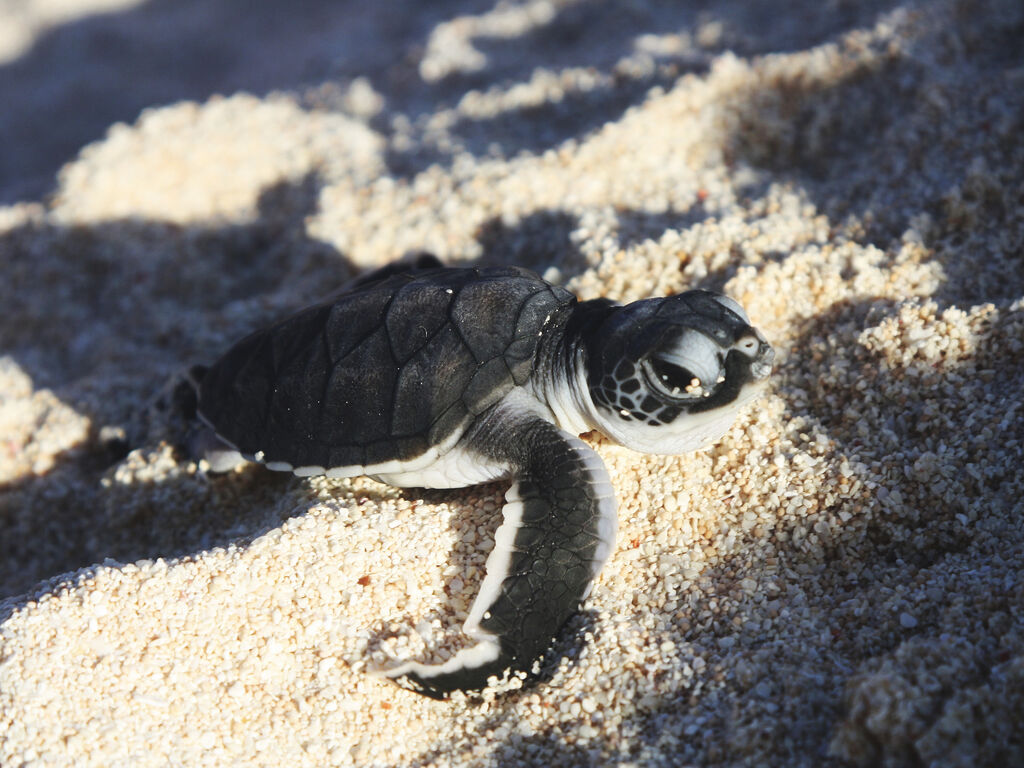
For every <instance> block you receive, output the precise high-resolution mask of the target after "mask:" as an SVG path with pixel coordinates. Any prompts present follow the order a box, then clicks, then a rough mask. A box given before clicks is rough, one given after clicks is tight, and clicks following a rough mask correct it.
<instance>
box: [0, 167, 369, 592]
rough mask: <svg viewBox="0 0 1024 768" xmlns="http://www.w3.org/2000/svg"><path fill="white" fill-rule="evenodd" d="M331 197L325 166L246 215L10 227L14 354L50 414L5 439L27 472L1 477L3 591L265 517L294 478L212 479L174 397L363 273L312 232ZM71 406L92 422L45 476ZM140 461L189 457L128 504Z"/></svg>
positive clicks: (7, 325) (197, 541) (6, 292)
mask: <svg viewBox="0 0 1024 768" xmlns="http://www.w3.org/2000/svg"><path fill="white" fill-rule="evenodd" d="M318 194H319V180H318V179H317V178H316V176H315V175H310V176H307V177H304V178H301V179H298V180H295V181H291V182H284V183H280V184H275V185H272V186H270V187H268V188H266V189H265V190H263V192H262V193H261V195H260V198H259V201H258V206H257V208H258V215H257V216H256V218H255V220H254V221H252V222H247V223H243V224H230V223H229V224H224V225H222V226H213V227H209V226H196V225H179V224H173V223H169V222H161V221H147V220H140V219H130V220H117V221H105V222H101V223H99V224H95V225H73V226H60V225H57V224H53V223H49V222H47V221H37V220H33V221H29V222H28V223H26V224H25V225H23V226H21V227H16V228H13V229H11V230H10V231H9V232H7V233H6V234H5V235H4V236H3V238H2V240H0V251H3V252H4V253H5V255H6V264H5V280H4V281H2V283H0V304H3V306H4V307H5V320H4V322H3V323H2V324H0V349H3V352H4V354H5V355H6V356H8V357H9V359H10V360H12V361H13V363H14V366H15V368H14V369H12V370H18V369H20V372H18V373H17V374H16V375H17V376H20V377H23V378H24V380H25V382H26V383H25V384H24V386H26V387H30V388H31V390H32V391H33V392H34V393H35V394H34V395H33V396H32V400H31V402H32V403H33V404H34V405H32V406H31V407H33V408H37V409H38V411H39V414H40V415H39V416H38V418H39V419H41V420H42V423H41V424H40V425H37V426H36V427H34V428H33V429H32V430H31V431H30V432H26V434H25V436H24V437H20V436H17V435H15V434H12V435H11V436H10V437H9V438H8V442H6V443H5V444H4V449H5V450H6V451H8V453H7V455H6V456H5V458H6V459H9V460H10V461H11V462H12V463H11V464H9V465H8V466H11V471H12V472H14V474H13V476H12V477H11V479H9V480H8V481H7V482H5V483H4V484H3V485H0V542H3V545H2V552H0V554H2V556H0V585H2V589H0V594H2V595H4V596H7V595H15V594H18V593H20V592H22V591H24V590H26V589H29V588H30V587H31V586H32V585H33V584H36V583H37V582H40V581H42V580H45V579H47V578H50V577H53V576H54V575H55V574H61V573H69V572H72V571H75V570H77V569H79V568H83V567H86V566H89V565H91V564H93V563H98V562H102V561H103V560H104V559H107V558H112V557H113V558H116V559H119V560H132V559H139V558H148V557H155V556H181V555H187V554H191V553H194V552H196V551H200V550H202V549H206V548H208V547H210V546H224V545H226V544H227V543H229V542H230V541H232V540H234V539H235V538H236V536H237V535H238V531H239V527H238V526H239V523H240V521H243V520H248V521H250V522H253V521H254V518H252V517H250V516H248V513H247V512H246V511H245V510H244V509H243V507H245V506H252V507H253V508H256V507H258V506H259V505H258V504H256V503H255V501H252V502H251V503H250V502H247V501H246V498H247V497H248V496H249V495H252V496H253V498H254V499H255V498H262V497H263V496H265V495H266V493H267V489H268V488H274V489H277V490H280V488H281V485H280V482H281V481H280V480H278V479H274V478H259V477H258V476H257V473H253V474H254V478H253V479H252V480H245V481H242V480H234V479H229V480H225V481H223V482H220V481H218V482H208V481H207V480H205V479H203V477H202V476H201V473H200V474H195V473H194V472H193V471H192V470H188V469H187V468H185V467H186V465H187V462H188V457H187V456H186V455H185V454H184V453H183V452H181V451H178V452H175V451H174V450H173V447H174V446H181V445H183V444H184V437H185V435H184V431H185V429H186V427H185V425H184V421H183V419H182V418H181V414H180V413H178V412H176V410H175V409H176V408H178V407H179V406H180V403H175V397H176V395H175V392H176V391H180V387H179V385H180V384H181V382H182V374H183V372H184V370H185V369H186V367H188V366H189V365H191V364H193V363H195V362H197V361H201V360H204V359H209V357H210V355H211V352H213V353H214V354H215V353H216V352H217V351H218V350H219V349H221V348H222V347H224V346H226V343H227V342H228V341H230V340H232V339H233V338H237V337H240V336H242V335H244V334H245V333H246V332H248V331H250V330H252V329H254V328H256V327H259V326H262V325H265V324H266V323H267V322H268V321H270V320H271V319H275V318H276V317H279V316H281V315H284V314H286V313H288V312H290V311H292V310H294V309H297V308H298V307H299V306H302V305H305V304H307V303H309V302H311V301H312V300H314V299H315V298H318V297H319V295H320V294H322V293H323V290H324V286H325V285H330V284H332V283H335V284H337V283H341V282H344V281H345V280H347V279H348V278H350V277H351V276H352V274H353V272H354V269H353V268H352V267H351V266H350V265H349V263H348V261H347V260H346V259H345V258H344V257H343V256H342V255H341V254H340V253H338V252H337V251H336V250H334V249H333V248H331V247H330V246H328V245H326V244H324V243H322V242H320V241H317V240H313V239H310V238H308V237H307V236H306V235H305V231H304V227H303V224H302V222H303V219H304V217H305V216H306V215H307V213H308V212H310V211H311V210H315V208H316V205H317V201H318ZM226 275H227V276H230V279H225V276H226ZM282 286H286V287H287V290H282ZM35 404H37V405H35ZM62 409H69V411H68V413H69V414H71V413H73V414H77V415H78V416H79V417H82V416H84V417H86V418H87V420H88V421H87V427H86V428H85V431H84V433H83V436H82V437H81V439H79V440H78V441H77V442H76V443H75V444H74V445H72V446H70V447H69V448H68V449H67V450H65V451H63V452H61V453H60V454H59V455H57V456H56V457H55V460H54V463H53V466H52V467H44V468H43V469H40V470H39V471H38V472H36V471H34V470H33V469H32V466H31V465H30V463H29V458H30V454H25V453H24V451H26V450H34V449H33V448H32V443H33V441H34V440H35V439H37V438H36V436H35V435H36V433H37V432H38V430H39V429H40V428H41V427H43V426H46V425H47V424H48V422H47V420H48V419H49V420H52V421H53V422H54V425H53V426H47V428H48V429H51V430H54V429H62V428H63V427H62V424H63V422H64V421H66V420H67V418H68V416H65V415H63V413H64V411H63V410H62ZM47 439H53V438H47ZM22 441H25V443H26V444H25V445H22V444H21V443H22ZM140 447H141V449H142V452H141V453H138V452H136V453H134V454H131V452H132V449H135V448H140ZM130 454H131V455H130ZM161 456H162V457H163V458H161ZM126 461H128V462H129V463H130V464H132V465H133V466H136V465H144V464H145V463H146V462H157V461H162V462H165V469H166V462H170V463H171V464H175V465H176V466H175V467H174V468H173V469H172V470H171V471H170V472H167V471H165V470H160V471H157V470H156V469H155V468H154V469H153V470H152V471H151V472H149V474H148V475H147V474H146V471H145V470H139V471H134V474H133V475H132V478H131V479H130V480H128V481H126V482H130V483H134V484H135V485H136V489H135V493H136V494H137V495H138V499H135V500H131V501H129V500H126V498H125V497H124V495H123V494H120V491H119V489H120V487H121V486H120V484H121V481H120V480H119V479H118V469H119V466H120V465H122V464H124V463H125V462H126ZM22 464H24V466H22ZM19 467H20V469H19ZM136 468H137V467H136ZM122 474H124V472H123V471H122ZM259 474H263V473H259ZM268 474H269V473H268ZM243 476H245V477H248V473H244V475H243ZM146 477H148V478H149V479H145V478H146ZM239 483H241V484H239ZM139 488H142V489H144V490H142V491H139V490H138V489H139ZM119 494H120V495H119ZM178 494H180V495H182V497H183V498H185V499H189V501H188V502H187V503H186V504H185V507H186V509H185V510H184V511H183V510H181V509H177V510H176V509H175V506H174V500H175V499H176V498H177V495H178ZM118 499H120V501H118ZM205 504H210V505H212V507H211V509H214V510H218V511H217V512H216V513H215V514H223V513H224V511H225V510H227V513H226V514H225V517H224V519H223V520H222V521H220V522H218V524H217V525H218V526H220V532H219V533H214V534H212V535H207V534H206V533H203V532H201V531H200V528H201V527H202V526H199V525H197V519H190V518H189V517H188V516H189V515H192V514H195V515H199V514H200V507H202V506H203V505H205ZM118 505H127V506H132V505H134V507H136V508H135V509H134V511H132V510H128V509H118V508H117V507H118ZM218 505H220V506H218ZM182 515H184V517H182ZM115 521H119V522H116V523H115ZM120 524H124V526H125V527H124V529H123V530H118V525H120ZM216 529H217V526H214V530H216ZM253 530H255V531H261V530H263V524H262V523H258V522H256V524H255V525H254V527H253ZM254 535H258V533H257V534H254Z"/></svg>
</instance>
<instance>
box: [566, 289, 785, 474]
mask: <svg viewBox="0 0 1024 768" xmlns="http://www.w3.org/2000/svg"><path fill="white" fill-rule="evenodd" d="M584 343H585V345H586V351H587V355H586V380H587V388H588V390H589V394H590V400H591V402H592V404H593V408H592V411H593V412H592V413H591V414H590V416H591V419H592V421H593V422H594V424H595V426H597V428H598V429H600V430H601V431H602V432H604V433H605V434H606V435H608V437H610V438H612V439H613V440H615V441H617V442H619V443H621V444H622V445H624V446H626V447H628V448H632V449H634V450H637V451H642V452H644V453H663V454H676V453H683V452H686V451H692V450H696V449H698V448H702V447H704V446H706V445H709V444H710V443H711V442H713V441H714V440H717V439H718V438H719V437H721V436H722V434H724V433H725V431H726V430H728V429H729V426H730V425H731V424H732V421H733V418H734V417H735V415H736V412H737V411H738V410H739V409H740V408H741V407H742V406H743V405H745V404H746V403H748V402H750V401H751V400H753V399H754V397H756V395H757V393H758V390H759V389H760V388H761V387H760V385H761V384H763V383H764V382H765V380H766V379H767V378H768V375H769V374H770V373H771V369H772V359H773V357H774V353H773V351H772V348H771V346H770V345H769V344H768V342H767V341H766V340H765V338H764V336H763V335H761V333H760V332H759V331H758V330H757V329H756V328H754V327H752V326H751V325H750V320H749V318H748V317H747V314H746V312H744V311H743V308H742V307H740V305H739V304H737V303H736V302H735V301H733V300H732V299H730V298H728V297H727V296H723V295H721V294H717V293H712V292H710V291H703V290H693V291H687V292H686V293H682V294H679V295H677V296H670V297H667V298H663V299H645V300H642V301H637V302H634V303H632V304H628V305H626V306H623V307H616V308H615V309H614V310H612V311H611V312H609V313H608V314H607V315H606V316H605V318H604V320H603V322H602V323H601V324H600V325H599V326H598V327H596V328H590V329H589V330H588V332H587V336H586V338H585V340H584Z"/></svg>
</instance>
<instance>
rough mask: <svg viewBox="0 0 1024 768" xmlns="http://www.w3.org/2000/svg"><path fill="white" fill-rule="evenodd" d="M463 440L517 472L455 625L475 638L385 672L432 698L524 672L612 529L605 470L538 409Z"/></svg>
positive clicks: (608, 545) (606, 546)
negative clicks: (437, 656)
mask: <svg viewBox="0 0 1024 768" xmlns="http://www.w3.org/2000/svg"><path fill="white" fill-rule="evenodd" d="M509 421H511V422H512V423H509ZM469 437H470V440H469V442H468V446H467V447H470V448H472V449H473V450H475V451H477V452H480V453H483V454H484V455H485V456H486V457H487V458H488V459H491V460H498V461H502V462H506V463H507V464H508V465H510V466H511V467H512V469H513V477H514V478H515V481H514V483H513V485H512V487H511V488H510V489H509V490H508V492H507V493H506V494H505V498H506V501H507V503H506V504H505V506H504V509H503V510H502V512H503V516H504V520H503V522H502V524H501V526H500V527H499V528H498V530H497V532H496V533H495V536H494V549H493V550H492V551H491V554H490V555H489V556H488V558H487V575H486V577H485V578H484V580H483V583H482V584H481V585H480V593H479V594H478V595H477V598H476V600H475V601H474V603H473V606H472V607H471V609H470V612H469V617H468V618H467V619H466V622H465V624H464V626H463V630H464V631H465V632H466V634H467V635H469V636H470V637H473V638H474V639H476V640H477V641H478V642H477V644H476V645H475V646H473V647H471V648H468V649H466V650H463V651H461V652H460V653H458V654H456V655H455V656H454V657H453V658H451V659H449V660H448V661H447V662H446V663H444V664H437V665H426V664H420V663H417V662H410V663H407V664H403V665H402V666H400V667H398V668H396V669H392V670H389V671H387V672H386V673H385V674H386V676H387V677H391V678H395V679H397V680H399V682H402V683H403V684H405V685H407V686H408V687H410V688H412V689H414V690H416V691H418V692H420V693H423V694H425V695H427V696H431V697H434V698H444V697H445V696H447V695H448V694H449V693H450V692H452V691H454V690H477V689H480V688H483V687H485V686H486V685H487V682H488V678H489V677H491V676H498V677H501V676H502V675H503V673H505V672H506V671H507V672H520V671H526V672H528V673H529V672H531V671H532V669H533V667H534V665H535V664H536V663H537V662H538V661H540V659H541V658H542V657H543V656H544V654H545V653H546V652H547V651H548V649H549V648H550V647H551V644H552V641H553V640H554V638H555V636H556V635H557V634H558V632H559V630H560V629H561V628H562V626H563V625H564V624H565V622H566V621H567V620H568V619H569V617H571V616H572V615H573V614H574V613H575V612H576V611H577V610H578V609H579V605H580V602H581V601H582V600H584V599H585V598H586V596H587V594H588V593H589V591H590V585H591V581H592V580H593V578H594V577H595V576H596V575H597V573H598V571H600V569H601V566H602V565H603V564H604V562H605V560H607V558H608V556H609V555H610V554H611V551H612V547H613V545H614V539H615V531H616V528H617V519H616V502H615V497H614V494H613V491H612V487H611V484H610V483H609V481H608V473H607V471H606V470H605V467H604V464H603V462H602V461H601V459H600V457H598V455H597V454H596V453H595V452H594V451H593V450H592V449H590V448H589V447H588V446H587V445H586V444H585V443H583V442H582V441H581V440H579V439H577V438H575V437H572V436H570V435H568V434H566V433H565V432H563V431H561V430H559V429H558V428H557V427H554V426H553V425H551V424H550V423H548V422H547V421H545V420H543V419H541V418H539V417H536V416H532V415H531V416H524V417H521V418H519V419H516V420H514V421H512V420H511V419H509V414H508V411H504V412H503V413H502V414H501V416H500V417H498V418H494V417H492V418H490V419H486V420H485V422H484V423H483V424H481V425H480V427H479V428H478V429H476V430H474V431H473V433H472V434H471V435H470V436H469Z"/></svg>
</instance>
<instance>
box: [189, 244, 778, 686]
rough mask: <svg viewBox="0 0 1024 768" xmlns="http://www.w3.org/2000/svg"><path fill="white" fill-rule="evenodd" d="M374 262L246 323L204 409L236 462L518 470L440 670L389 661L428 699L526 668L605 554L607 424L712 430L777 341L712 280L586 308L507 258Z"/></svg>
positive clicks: (425, 477) (654, 442)
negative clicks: (263, 322) (459, 644)
mask: <svg viewBox="0 0 1024 768" xmlns="http://www.w3.org/2000/svg"><path fill="white" fill-rule="evenodd" d="M430 263H437V262H436V260H434V261H433V262H431V261H429V260H428V261H426V262H423V261H421V262H420V265H419V266H416V267H410V268H407V269H406V270H405V271H402V270H401V269H398V270H396V269H394V268H392V269H385V270H382V271H381V272H379V273H375V274H373V275H371V276H370V277H368V278H365V279H363V280H361V281H359V282H357V283H356V284H354V285H353V286H352V287H351V288H349V289H348V290H347V291H345V292H344V293H342V294H340V295H338V296H336V297H334V298H333V299H332V300H331V301H329V302H327V303H323V304H320V305H317V306H314V307H311V308H309V309H306V310H304V311H301V312H299V313H298V314H296V315H294V316H292V317H290V318H288V319H286V320H284V321H283V322H280V323H278V324H276V325H274V326H272V327H270V328H268V329H265V330H261V331H257V332H256V333H254V334H252V335H251V336H249V337H247V338H245V339H243V340H242V341H240V342H239V343H237V344H236V345H235V346H234V347H232V348H231V349H230V350H229V351H228V352H227V353H226V354H225V355H224V356H223V357H222V358H221V359H220V360H219V361H218V362H216V363H214V364H213V365H212V366H211V367H210V368H209V369H207V370H206V371H205V374H204V375H203V376H202V379H201V380H200V381H199V382H198V411H199V415H200V417H201V418H202V420H203V421H204V422H205V423H206V424H207V425H208V426H209V427H210V428H212V430H213V432H214V433H215V434H216V436H217V438H219V440H220V441H222V442H223V444H225V447H222V449H221V450H220V451H213V452H210V453H209V454H208V456H209V458H210V459H211V463H212V464H214V465H216V466H217V468H221V469H223V468H226V467H227V466H229V465H232V464H233V463H234V462H235V461H240V460H242V459H243V458H244V459H248V460H255V461H259V462H262V463H264V464H266V466H267V467H269V468H270V469H274V470H281V471H289V472H294V473H295V474H296V475H298V476H300V477H307V476H310V475H327V476H328V477H353V476H356V475H370V476H372V477H374V478H377V479H379V480H381V481H383V482H385V483H390V484H392V485H397V486H403V487H426V488H459V487H463V486H467V485H474V484H477V483H484V482H487V481H490V480H495V479H498V478H511V479H512V486H511V488H510V489H509V491H508V492H507V493H506V495H505V498H506V502H507V503H506V504H505V506H504V508H503V522H502V523H501V525H500V526H499V528H498V529H497V532H496V533H495V537H494V549H493V550H492V551H491V553H490V555H489V556H488V558H487V573H486V576H485V578H484V579H483V582H482V583H481V585H480V590H479V594H478V595H477V597H476V600H475V601H474V603H473V605H472V607H471V608H470V611H469V616H468V617H467V618H466V621H465V624H464V625H463V630H464V631H465V633H466V634H467V635H469V636H470V637H471V638H473V639H474V640H476V644H475V645H474V646H473V647H471V648H468V649H466V650H463V651H461V652H459V653H458V654H456V655H455V656H454V657H453V658H451V659H450V660H448V661H447V662H445V663H443V664H436V665H427V664H421V663H417V662H411V663H407V664H403V665H401V666H399V667H397V668H396V669H392V670H390V671H388V672H386V673H385V674H386V675H387V676H389V677H392V678H395V679H396V680H399V681H400V682H401V683H403V684H405V685H406V686H408V687H410V688H412V689H414V690H417V691H419V692H421V693H424V694H426V695H429V696H433V697H436V698H442V697H444V696H446V695H447V694H448V693H450V692H451V691H453V690H475V689H480V688H483V687H485V686H486V685H487V681H488V678H489V677H490V676H492V675H497V676H499V677H500V676H501V675H502V674H503V673H505V672H509V671H512V672H518V671H529V670H530V669H531V668H532V667H533V665H534V664H535V663H536V662H537V661H538V660H539V659H540V658H541V657H542V656H543V655H544V654H545V652H546V651H547V650H548V649H549V647H550V646H551V644H552V641H553V639H554V637H555V636H556V635H557V633H558V632H559V630H560V629H561V628H562V626H563V625H564V624H565V622H566V620H567V619H568V618H569V617H570V616H572V615H573V613H575V612H576V611H577V609H578V607H579V605H580V602H581V601H582V600H583V599H584V598H586V596H587V594H588V592H589V590H590V584H591V581H592V580H593V579H594V577H595V575H596V574H597V573H598V571H599V570H600V569H601V566H602V564H603V563H604V562H605V560H606V559H607V558H608V556H609V554H610V553H611V551H612V547H613V545H614V539H615V531H616V527H617V523H616V501H615V495H614V492H613V490H612V487H611V484H610V482H609V480H608V473H607V471H606V470H605V467H604V464H603V463H602V461H601V459H600V457H599V456H598V455H597V453H595V452H594V451H593V449H591V448H590V447H588V446H587V444H586V443H584V442H583V441H581V440H580V439H579V438H578V437H577V436H578V435H580V434H581V433H584V432H588V431H590V430H594V429H596V430H600V431H601V432H603V433H604V434H605V435H607V436H608V437H609V438H611V439H612V440H614V441H616V442H618V443H621V444H622V445H624V446H627V447H629V448H632V449H634V450H637V451H643V452H645V453H661V454H677V453H682V452H685V451H692V450H695V449H698V448H701V447H703V446H706V445H708V444H709V443H711V442H712V441H714V440H716V439H718V438H719V437H720V436H721V435H722V434H723V433H724V432H725V431H726V430H727V429H728V428H729V426H730V424H731V423H732V421H733V417H734V416H735V415H736V412H737V411H738V410H739V409H740V408H741V407H742V406H743V405H744V404H745V403H747V402H749V401H750V400H752V399H753V398H754V397H755V395H756V394H757V391H758V389H759V388H760V387H759V385H760V384H762V383H763V382H764V381H765V379H766V378H767V377H768V375H769V373H770V371H771V366H772V357H773V352H772V348H771V347H770V346H769V345H768V342H767V341H766V340H765V338H764V336H762V335H761V333H759V332H758V331H757V330H756V329H755V328H753V327H752V326H751V325H750V321H749V319H748V318H747V315H746V313H745V312H744V311H743V309H742V308H741V307H740V306H739V305H738V304H737V303H736V302H735V301H733V300H732V299H730V298H727V297H726V296H722V295H719V294H716V293H711V292H709V291H704V290H693V291H687V292H686V293H683V294H680V295H677V296H670V297H668V298H656V299H645V300H642V301H636V302H633V303H632V304H627V305H625V306H622V305H619V304H616V303H614V302H612V301H609V300H607V299H596V300H593V301H583V302H579V301H577V300H576V298H575V297H574V296H573V295H572V294H571V293H569V292H568V291H566V290H564V289H562V288H559V287H556V286H554V285H550V284H549V283H547V282H545V281H544V280H542V279H540V278H539V277H538V276H537V275H535V274H534V273H532V272H530V271H528V270H525V269H519V268H515V267H506V268H476V269H459V268H445V267H440V266H437V267H432V268H423V267H422V265H423V264H428V265H429V264H430Z"/></svg>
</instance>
